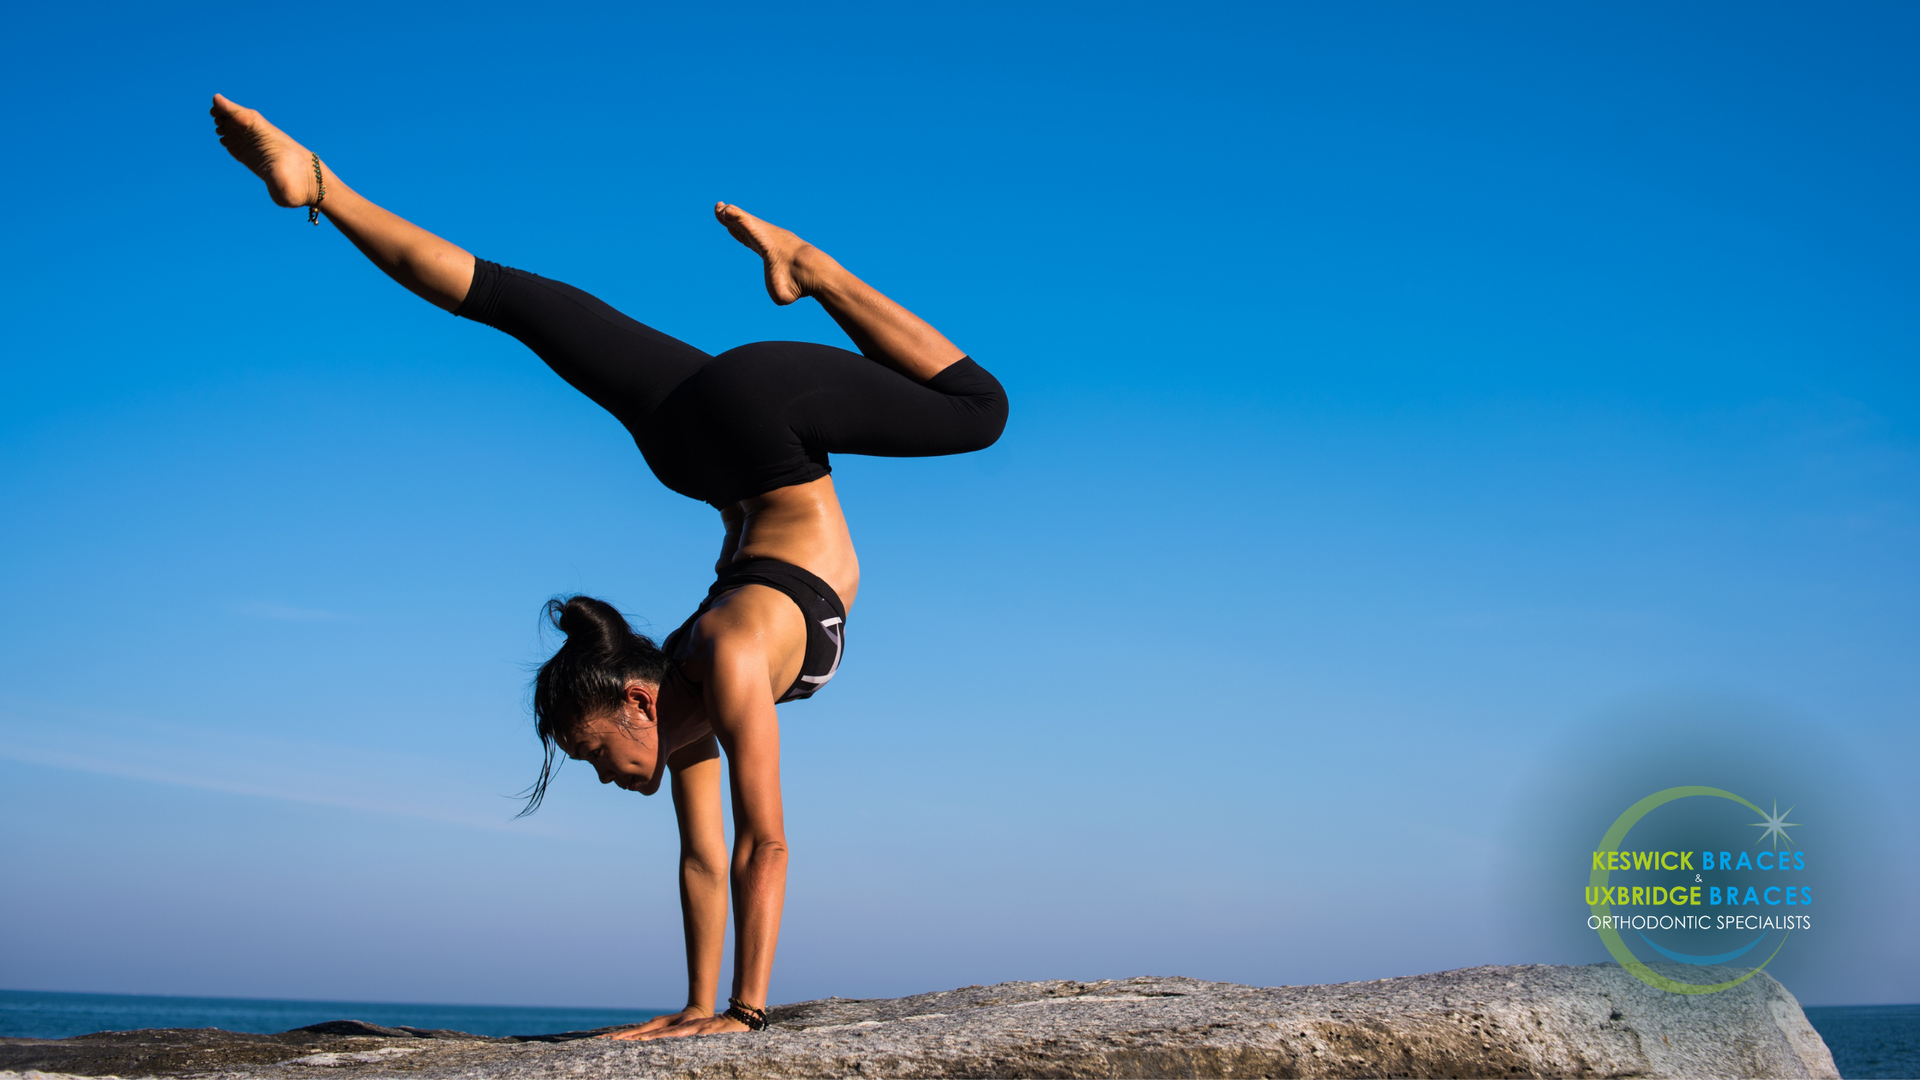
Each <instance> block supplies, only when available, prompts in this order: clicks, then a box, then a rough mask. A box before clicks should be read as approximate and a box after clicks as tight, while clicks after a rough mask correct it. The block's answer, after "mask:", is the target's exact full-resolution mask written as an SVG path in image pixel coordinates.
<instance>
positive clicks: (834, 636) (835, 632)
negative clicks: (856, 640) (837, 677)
mask: <svg viewBox="0 0 1920 1080" xmlns="http://www.w3.org/2000/svg"><path fill="white" fill-rule="evenodd" d="M841 622H842V620H841V618H840V616H838V615H835V616H834V617H833V618H831V619H821V620H820V629H822V630H825V631H826V632H827V637H828V638H829V639H831V640H832V641H833V666H832V667H830V668H828V669H827V673H826V674H825V675H802V676H800V681H801V682H805V683H812V684H813V685H815V686H819V685H821V684H822V683H824V682H826V681H827V680H828V679H831V678H833V673H834V672H836V671H839V670H840V654H841V653H842V652H844V651H845V648H846V647H845V646H844V645H843V644H841V643H842V642H844V641H845V640H846V633H845V631H843V630H842V629H841V628H840V626H841Z"/></svg>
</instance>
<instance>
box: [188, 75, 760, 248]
mask: <svg viewBox="0 0 1920 1080" xmlns="http://www.w3.org/2000/svg"><path fill="white" fill-rule="evenodd" d="M207 111H208V112H209V113H211V114H212V115H213V130H214V131H215V132H216V133H217V134H219V136H220V145H221V146H224V147H226V148H227V153H229V154H232V155H233V159H234V160H235V161H238V162H239V163H240V164H242V165H245V166H246V167H247V168H249V169H252V170H253V173H254V175H255V176H258V177H259V178H260V179H262V180H265V181H266V182H267V194H269V195H271V196H273V201H274V202H276V203H279V204H280V205H281V206H311V205H313V202H314V200H315V199H316V198H318V197H319V194H320V188H319V185H318V184H317V183H315V177H314V175H313V156H312V155H311V154H309V153H308V152H307V148H306V147H304V146H301V145H300V144H299V143H297V142H294V141H293V139H292V138H291V137H289V136H288V135H287V133H286V132H284V131H281V130H280V129H279V128H277V127H274V126H273V125H272V124H269V123H267V118H266V117H264V116H261V115H260V113H259V112H258V111H256V110H254V109H249V108H247V107H246V106H244V105H236V104H234V103H233V102H231V101H228V100H227V99H226V98H225V97H224V96H222V95H220V94H215V95H213V108H211V109H209V110H207ZM788 235H792V234H791V233H789V234H788Z"/></svg>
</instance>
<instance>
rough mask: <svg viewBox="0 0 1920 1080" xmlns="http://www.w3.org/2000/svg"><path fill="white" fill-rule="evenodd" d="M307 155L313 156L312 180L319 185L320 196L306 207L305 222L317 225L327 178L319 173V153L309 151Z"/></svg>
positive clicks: (323, 200)
mask: <svg viewBox="0 0 1920 1080" xmlns="http://www.w3.org/2000/svg"><path fill="white" fill-rule="evenodd" d="M308 156H309V157H311V158H313V182H314V183H316V184H319V185H320V197H319V198H317V199H315V200H313V205H312V206H309V207H307V224H309V225H318V224H320V204H321V203H323V202H326V201H327V178H326V177H324V176H321V175H320V155H319V154H315V153H312V152H311V151H309V152H308Z"/></svg>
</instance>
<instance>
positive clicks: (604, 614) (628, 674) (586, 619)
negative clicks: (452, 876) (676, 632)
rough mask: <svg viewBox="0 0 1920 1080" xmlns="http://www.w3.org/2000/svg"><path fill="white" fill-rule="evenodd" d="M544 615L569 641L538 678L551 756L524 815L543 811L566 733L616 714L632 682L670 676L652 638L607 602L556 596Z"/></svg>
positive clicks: (536, 692)
mask: <svg viewBox="0 0 1920 1080" xmlns="http://www.w3.org/2000/svg"><path fill="white" fill-rule="evenodd" d="M543 614H544V615H545V617H546V619H547V621H548V622H550V623H552V624H553V626H554V628H555V629H557V630H559V631H560V632H561V633H563V634H565V635H567V640H566V641H564V642H562V643H561V645H560V648H559V649H558V650H557V651H556V652H555V653H554V654H553V655H552V656H550V657H548V658H547V662H546V663H544V664H541V665H540V673H539V674H538V675H535V676H534V677H533V729H534V731H535V733H537V734H538V735H539V736H540V746H541V748H542V749H544V750H545V751H546V757H545V758H544V759H543V760H542V761H541V763H540V777H539V779H537V780H535V781H534V782H533V786H532V787H530V788H528V789H527V793H526V800H527V806H526V809H524V810H522V811H520V815H519V816H521V817H525V816H527V815H528V814H531V813H533V812H534V811H535V810H538V809H540V801H541V800H542V799H544V798H546V795H547V784H548V782H549V781H551V780H552V779H553V764H554V752H555V751H556V750H558V749H559V746H558V739H559V738H560V737H561V736H562V735H566V734H569V733H570V732H572V731H573V730H574V729H575V728H577V727H578V726H579V725H580V724H581V723H583V722H584V721H587V720H590V719H592V718H593V717H595V716H599V715H602V714H605V713H610V712H611V713H617V712H618V711H619V710H620V708H621V705H622V703H624V702H625V701H626V699H627V683H629V682H633V681H639V682H643V683H651V684H653V685H655V686H658V685H659V684H660V680H661V679H662V678H663V677H664V676H665V675H666V673H667V656H666V654H665V653H663V652H661V651H660V648H659V646H657V645H655V644H654V643H653V639H652V638H650V637H647V636H645V635H644V634H636V633H634V632H633V627H631V626H628V625H627V620H626V619H625V618H623V617H622V616H621V614H620V613H619V612H618V611H615V610H614V608H613V605H612V604H609V603H607V602H606V601H604V600H595V599H594V598H593V597H591V596H569V597H567V598H566V599H564V600H563V599H560V598H559V597H555V598H554V599H552V600H549V601H547V606H546V607H545V608H544V609H543Z"/></svg>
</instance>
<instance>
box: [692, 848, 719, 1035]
mask: <svg viewBox="0 0 1920 1080" xmlns="http://www.w3.org/2000/svg"><path fill="white" fill-rule="evenodd" d="M680 922H681V926H682V927H683V928H684V930H685V931H686V938H687V1004H688V1005H689V1006H699V1007H701V1008H704V1009H706V1010H708V1011H709V1012H711V1011H712V1010H713V1007H714V1003H715V1001H717V1000H718V998H719V996H720V960H721V958H722V956H723V955H725V953H726V940H727V878H726V873H725V872H724V871H722V870H721V869H720V868H719V867H717V866H709V865H707V864H706V862H705V861H704V860H702V859H700V858H698V857H696V856H692V855H688V854H687V853H685V852H682V853H681V855H680Z"/></svg>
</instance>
